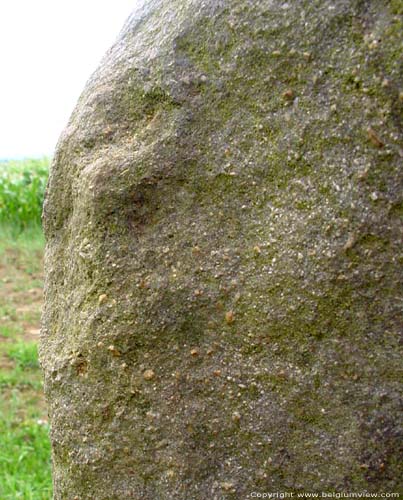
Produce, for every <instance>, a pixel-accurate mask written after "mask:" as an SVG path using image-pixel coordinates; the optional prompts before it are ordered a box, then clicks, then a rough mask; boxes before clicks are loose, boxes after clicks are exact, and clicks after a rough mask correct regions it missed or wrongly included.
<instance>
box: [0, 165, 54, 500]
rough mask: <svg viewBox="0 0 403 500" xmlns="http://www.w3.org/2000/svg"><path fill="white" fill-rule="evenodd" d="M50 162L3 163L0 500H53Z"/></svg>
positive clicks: (0, 205)
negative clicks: (44, 329) (48, 377)
mask: <svg viewBox="0 0 403 500" xmlns="http://www.w3.org/2000/svg"><path fill="white" fill-rule="evenodd" d="M47 168H48V161H47V160H46V159H44V160H26V161H22V162H7V163H4V162H3V163H1V162H0V500H16V499H22V500H50V499H51V498H52V481H51V466H50V442H49V426H48V423H47V412H46V407H45V404H44V396H43V390H42V374H41V371H40V368H39V363H38V353H37V339H38V335H37V333H38V331H39V318H40V309H41V303H42V293H41V292H42V288H43V275H42V259H43V249H44V238H43V235H42V230H41V226H40V213H41V205H42V199H43V191H44V186H45V183H46V178H47Z"/></svg>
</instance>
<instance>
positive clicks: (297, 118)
mask: <svg viewBox="0 0 403 500" xmlns="http://www.w3.org/2000/svg"><path fill="white" fill-rule="evenodd" d="M402 15H403V7H402V3H401V2H400V1H398V0H393V1H386V0H373V1H358V0H356V1H354V0H349V1H347V0H337V1H335V0H320V1H319V0H301V1H298V2H285V1H279V0H265V1H264V0H261V1H256V0H253V1H252V0H231V1H230V0H209V1H201V0H154V1H148V2H146V3H145V4H144V7H143V8H142V9H140V10H139V11H137V12H136V13H135V14H134V15H133V16H132V17H131V18H130V19H129V21H128V22H127V24H126V26H125V27H124V29H123V31H122V33H121V35H120V37H119V39H118V41H117V43H116V44H115V45H114V47H112V49H111V50H110V51H109V52H108V54H107V55H106V56H105V58H104V60H103V62H102V64H101V66H100V68H99V69H98V71H97V72H96V73H95V74H94V75H93V77H92V78H91V79H90V81H89V82H88V84H87V86H86V88H85V90H84V92H83V94H82V96H81V98H80V100H79V102H78V105H77V107H76V109H75V111H74V113H73V115H72V117H71V120H70V122H69V124H68V126H67V128H66V129H65V131H64V133H63V134H62V136H61V138H60V141H59V144H58V148H57V152H56V155H55V158H54V162H53V166H52V172H51V177H50V182H49V186H48V192H47V196H46V202H45V207H44V226H45V231H46V237H47V250H46V273H47V279H46V306H45V310H44V317H43V330H42V340H41V349H40V354H41V362H42V365H43V368H44V374H45V390H46V394H47V398H48V402H49V413H50V420H51V424H52V432H51V438H52V444H53V462H54V483H55V497H54V498H55V499H56V500H62V499H63V500H73V499H78V500H90V499H91V500H122V499H130V498H134V499H146V500H155V499H169V500H171V499H172V500H176V499H177V500H185V499H186V500H188V499H189V500H192V499H195V500H204V499H227V498H228V499H243V498H247V495H248V494H250V493H251V492H253V491H254V492H272V491H288V492H301V491H311V492H317V491H319V492H320V491H333V492H334V491H336V492H337V491H361V490H363V489H366V490H368V491H371V492H385V491H387V492H388V491H400V490H401V488H402V483H401V478H402V477H403V474H402V471H401V469H400V470H399V468H400V467H401V461H400V459H401V451H402V450H401V443H402V439H401V438H402V435H401V432H402V423H401V420H400V419H401V412H400V411H401V391H400V389H401V386H400V384H401V371H400V372H399V368H401V358H400V357H399V356H400V353H399V336H400V334H401V331H402V316H401V308H402V294H401V292H402V288H401V285H402V283H401V278H402V273H401V270H402V262H403V254H402V248H403V246H402V224H401V219H402V215H403V204H402V192H403V190H402V163H403V142H402V110H403V78H402V77H403V75H402V64H401V59H400V58H401V54H402V37H401V35H402V31H403V24H402ZM399 447H400V448H399Z"/></svg>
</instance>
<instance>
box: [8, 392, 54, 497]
mask: <svg viewBox="0 0 403 500" xmlns="http://www.w3.org/2000/svg"><path fill="white" fill-rule="evenodd" d="M3 395H4V393H3ZM7 396H8V398H7V401H6V402H5V403H3V402H2V404H1V406H0V464H1V468H0V498H1V499H2V500H15V499H18V498H21V499H23V500H50V499H51V498H52V491H51V480H50V467H49V456H50V445H49V437H48V433H49V428H48V424H47V423H46V421H45V420H41V419H40V416H41V412H40V411H35V408H36V407H37V405H38V400H37V398H36V396H35V394H34V395H32V393H30V392H28V391H26V392H25V393H24V392H22V391H21V389H13V390H11V391H9V392H8V394H7Z"/></svg>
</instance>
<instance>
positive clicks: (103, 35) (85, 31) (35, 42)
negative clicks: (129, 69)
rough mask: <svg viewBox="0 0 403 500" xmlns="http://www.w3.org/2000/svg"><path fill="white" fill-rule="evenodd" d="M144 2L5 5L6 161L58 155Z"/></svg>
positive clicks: (2, 135)
mask: <svg viewBox="0 0 403 500" xmlns="http://www.w3.org/2000/svg"><path fill="white" fill-rule="evenodd" d="M141 2H142V0H113V1H112V0H0V159H1V158H20V157H28V156H34V157H35V156H42V155H50V154H52V153H53V150H54V147H55V145H56V142H57V139H58V137H59V135H60V132H61V131H62V129H63V128H64V126H65V125H66V123H67V120H68V118H69V116H70V114H71V112H72V110H73V108H74V106H75V103H76V101H77V99H78V97H79V95H80V93H81V91H82V90H83V87H84V85H85V82H86V81H87V79H88V78H89V76H90V75H91V73H92V72H93V71H94V70H95V69H96V67H97V66H98V63H99V61H100V59H101V58H102V56H103V55H104V53H105V52H106V50H107V49H108V48H109V47H110V46H111V45H112V43H113V42H114V40H115V39H116V37H117V35H118V33H119V31H120V29H121V28H122V27H123V24H124V22H125V21H126V19H127V17H128V16H129V14H130V13H131V12H132V11H133V10H134V8H135V7H136V5H137V4H139V3H141Z"/></svg>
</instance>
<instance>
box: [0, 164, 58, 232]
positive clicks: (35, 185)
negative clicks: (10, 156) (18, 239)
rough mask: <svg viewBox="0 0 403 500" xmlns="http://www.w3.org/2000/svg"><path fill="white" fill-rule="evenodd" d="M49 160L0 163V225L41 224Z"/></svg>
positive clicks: (15, 227)
mask: <svg viewBox="0 0 403 500" xmlns="http://www.w3.org/2000/svg"><path fill="white" fill-rule="evenodd" d="M48 172H49V159H48V158H42V159H27V160H19V161H16V160H14V161H3V162H0V224H4V223H5V224H9V225H10V227H11V228H12V229H13V231H14V232H15V231H19V230H21V229H23V228H26V227H29V226H31V225H39V224H40V219H41V212H42V203H43V196H44V192H45V186H46V182H47V178H48Z"/></svg>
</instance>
